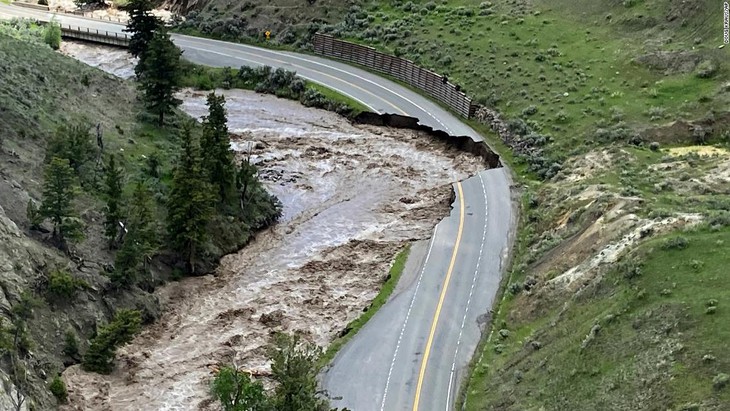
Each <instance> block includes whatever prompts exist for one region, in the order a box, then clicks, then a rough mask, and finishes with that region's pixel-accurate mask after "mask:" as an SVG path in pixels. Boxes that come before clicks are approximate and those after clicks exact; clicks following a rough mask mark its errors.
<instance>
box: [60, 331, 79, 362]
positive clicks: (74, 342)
mask: <svg viewBox="0 0 730 411" xmlns="http://www.w3.org/2000/svg"><path fill="white" fill-rule="evenodd" d="M63 354H64V355H67V356H69V357H71V358H73V359H74V360H78V359H79V358H80V355H79V339H78V338H76V334H75V333H74V332H73V330H71V329H68V330H66V337H65V340H64V346H63Z"/></svg>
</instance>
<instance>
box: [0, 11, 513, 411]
mask: <svg viewBox="0 0 730 411" xmlns="http://www.w3.org/2000/svg"><path fill="white" fill-rule="evenodd" d="M0 17H30V18H36V19H38V20H46V21H47V20H49V19H51V18H54V14H52V13H48V12H43V11H37V10H31V9H23V8H20V7H12V6H6V5H2V4H0ZM55 19H56V20H57V21H58V22H60V23H61V24H64V25H66V24H70V25H72V26H79V27H82V28H89V29H91V30H100V31H101V30H104V31H109V32H117V33H121V30H122V29H123V26H121V25H119V24H115V23H110V22H104V21H100V20H93V19H88V18H83V17H79V16H73V15H64V14H59V15H55ZM172 38H173V40H174V42H175V44H177V45H178V46H179V47H180V48H182V49H183V50H184V57H185V58H186V59H188V60H191V61H193V62H196V63H200V64H206V65H210V66H218V67H223V66H231V67H239V66H242V65H254V66H257V65H262V64H265V65H269V66H272V67H283V68H286V69H289V70H294V71H296V72H297V73H298V74H299V75H300V76H302V77H304V78H307V79H309V80H311V81H314V82H317V83H321V84H325V85H327V86H328V87H330V88H333V89H335V90H337V91H339V92H341V93H342V94H345V95H348V96H350V97H352V98H354V99H356V100H358V101H360V102H362V103H363V104H365V105H367V106H368V107H370V108H371V109H373V110H374V111H377V112H380V113H385V112H388V113H398V114H406V115H409V116H413V117H417V118H419V120H420V122H421V123H422V124H425V125H428V126H431V127H433V128H434V129H440V130H444V131H446V132H448V133H450V134H452V135H465V136H470V137H471V138H472V139H474V140H476V141H480V140H481V137H480V136H479V135H478V134H477V133H476V132H475V131H474V130H472V129H471V128H470V127H468V126H467V125H466V124H464V123H463V122H462V121H460V120H459V119H458V118H456V117H455V116H454V115H452V114H451V113H449V112H447V111H445V110H444V109H442V108H441V107H440V106H438V105H436V104H435V103H433V102H431V101H430V100H428V99H426V98H424V97H423V96H421V95H419V94H417V93H415V92H413V91H411V90H409V89H407V88H405V87H403V86H401V85H398V84H396V83H394V82H392V81H389V80H387V79H384V78H382V77H379V76H377V75H375V74H372V73H369V72H366V71H364V70H361V69H358V68H354V67H352V66H348V65H346V64H343V63H340V62H336V61H332V60H328V59H324V58H321V57H316V56H310V55H304V54H298V53H292V52H285V51H275V50H267V49H261V48H258V47H252V46H248V45H242V44H234V43H228V42H222V41H217V40H210V39H203V38H197V37H190V36H183V35H173V36H172ZM509 183H510V181H509V175H508V173H507V172H506V170H504V169H501V168H500V169H493V170H485V171H483V172H481V173H479V174H478V175H476V176H474V177H472V178H469V179H467V180H465V181H462V182H458V183H456V184H455V185H454V190H455V192H456V200H455V201H454V204H453V208H452V212H451V215H450V216H448V217H447V218H445V219H444V220H442V221H441V222H440V223H439V224H438V226H437V227H436V229H435V230H434V234H433V236H432V238H431V241H430V244H429V246H428V252H427V253H426V255H425V257H423V261H422V262H419V267H420V270H419V273H418V275H417V276H414V277H415V278H414V279H413V280H412V282H411V283H410V284H407V285H405V286H404V285H403V284H400V285H399V289H400V290H402V291H400V292H399V293H398V294H397V295H395V296H393V297H392V298H391V301H390V302H389V303H388V304H386V305H385V306H384V307H383V308H381V309H380V311H379V312H378V313H377V314H376V315H375V316H373V318H372V319H371V320H370V321H369V322H368V324H367V325H366V326H365V327H363V329H362V330H361V331H360V332H359V333H358V335H357V336H356V337H355V338H353V340H352V341H351V342H350V343H348V344H347V345H346V346H345V347H344V348H343V349H342V350H341V351H340V353H339V354H338V355H337V357H336V358H335V361H334V362H333V365H332V366H331V367H330V368H329V369H328V370H327V372H326V373H325V374H324V375H323V376H322V383H323V385H324V388H325V389H326V390H327V391H328V393H329V395H330V397H331V398H332V403H333V405H335V406H337V407H347V408H350V409H352V410H354V411H371V410H372V411H391V410H413V411H417V410H427V411H430V410H449V409H451V408H453V404H454V398H455V394H456V392H457V391H458V387H459V384H460V382H461V381H462V378H463V376H464V370H465V366H466V365H467V363H468V361H469V359H470V358H471V356H472V355H473V353H474V350H475V348H476V344H477V342H478V341H479V338H480V332H481V331H480V328H479V324H478V320H479V319H480V318H481V316H482V315H483V314H485V313H486V312H488V311H489V309H490V307H491V306H492V302H493V300H494V297H495V295H496V292H497V289H498V286H499V281H500V277H501V272H502V263H503V261H504V260H505V256H506V254H507V251H508V246H509V236H510V232H511V229H512V227H513V225H514V221H513V220H514V217H513V214H512V204H511V201H510V191H509Z"/></svg>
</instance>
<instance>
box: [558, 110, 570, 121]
mask: <svg viewBox="0 0 730 411" xmlns="http://www.w3.org/2000/svg"><path fill="white" fill-rule="evenodd" d="M568 120H569V117H568V113H566V112H565V111H563V110H560V111H558V113H557V114H555V122H556V123H561V124H563V123H567V122H568Z"/></svg>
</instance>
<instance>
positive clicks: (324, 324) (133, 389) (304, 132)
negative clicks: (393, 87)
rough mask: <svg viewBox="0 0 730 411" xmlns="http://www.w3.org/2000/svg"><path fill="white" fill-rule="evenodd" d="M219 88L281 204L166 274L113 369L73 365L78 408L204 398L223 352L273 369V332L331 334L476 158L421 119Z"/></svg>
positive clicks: (164, 406)
mask: <svg viewBox="0 0 730 411" xmlns="http://www.w3.org/2000/svg"><path fill="white" fill-rule="evenodd" d="M224 94H225V95H226V99H227V104H226V107H227V110H228V117H229V128H230V130H231V131H233V132H235V133H236V137H235V138H233V139H232V143H231V144H232V147H233V148H234V149H235V150H237V151H239V152H249V151H250V154H251V159H252V160H253V161H254V162H256V163H258V165H259V167H260V175H261V178H262V179H263V180H264V181H265V183H266V185H267V187H268V188H269V189H270V190H271V192H273V193H274V194H276V195H277V196H278V197H279V199H280V200H281V201H282V203H283V204H284V215H283V218H282V219H281V221H280V223H279V224H277V225H276V226H275V227H273V228H272V229H270V230H267V231H265V232H262V233H260V234H258V235H257V237H256V240H255V241H254V242H252V243H251V244H250V245H249V246H247V247H246V248H244V249H243V250H241V251H240V252H238V253H235V254H231V255H228V256H226V257H224V258H223V260H222V262H221V266H220V268H219V269H218V271H217V272H216V274H215V276H212V275H211V276H206V277H200V278H190V279H186V280H184V281H181V282H178V283H172V284H169V285H167V286H165V287H163V288H161V289H160V290H159V291H158V295H159V296H160V298H161V300H162V301H163V303H164V304H165V307H166V308H167V310H166V312H165V313H164V314H163V316H162V318H161V319H160V321H158V323H156V324H154V325H152V326H150V327H148V328H146V329H145V330H144V331H143V332H142V334H141V335H140V336H139V337H138V338H136V339H135V340H134V341H133V342H132V343H131V344H130V345H128V346H126V347H124V348H123V349H121V350H120V353H119V356H118V359H119V360H118V369H117V371H115V372H114V373H113V374H112V375H110V376H99V375H95V374H89V373H85V372H83V371H81V370H80V369H79V368H78V367H71V368H70V369H68V370H67V371H66V372H65V373H64V378H65V380H66V382H67V384H68V385H69V388H70V400H71V405H70V406H69V408H70V409H94V410H97V409H113V410H190V409H199V408H201V407H202V408H207V406H208V403H209V401H208V400H207V398H208V384H209V381H210V379H211V377H212V370H213V369H215V367H216V366H217V365H218V364H230V363H232V362H233V363H235V364H237V365H239V366H243V367H245V368H248V369H251V370H255V371H257V372H260V373H263V374H265V373H266V372H268V369H269V366H268V363H267V360H266V356H265V346H266V344H267V343H268V342H269V338H270V336H271V334H272V332H274V331H285V332H290V333H291V332H299V333H301V334H303V336H304V338H305V339H307V340H309V341H311V342H314V343H316V344H318V345H320V346H326V345H327V344H328V343H329V341H331V340H332V339H333V338H334V337H335V336H336V335H337V333H338V332H340V331H341V330H342V329H343V328H344V327H345V325H346V324H347V323H348V322H350V321H351V320H353V319H354V318H357V317H358V316H359V315H360V314H361V313H362V310H363V309H364V308H365V307H367V306H368V304H369V303H370V301H371V300H372V299H373V298H374V297H375V295H376V294H377V291H378V289H379V287H380V285H381V284H382V282H383V280H384V278H385V276H386V275H387V272H388V269H389V266H390V264H391V262H392V259H393V257H394V256H395V254H396V253H397V252H398V251H399V250H400V249H402V247H403V246H404V245H405V244H406V243H407V242H408V241H411V240H414V239H423V238H428V237H429V236H430V235H431V232H432V229H433V227H434V226H435V225H436V224H437V223H438V221H439V220H440V219H441V218H443V217H444V216H445V215H446V214H448V211H449V200H450V196H451V186H450V184H451V183H452V182H454V181H457V180H461V179H464V178H466V177H468V176H470V175H473V174H474V173H476V172H477V171H478V170H480V169H481V168H482V166H481V163H480V160H479V159H478V158H475V157H473V156H471V155H467V154H464V153H461V152H458V151H456V150H454V149H452V148H449V147H446V146H445V145H443V144H442V143H439V142H436V141H434V140H431V139H430V138H429V137H428V136H426V135H422V134H420V133H416V132H413V131H408V130H398V129H387V128H377V127H372V126H353V125H351V124H349V123H348V122H347V121H345V120H344V119H342V118H341V117H339V116H337V115H335V114H333V113H329V112H325V111H322V110H315V109H308V108H304V107H302V106H300V105H299V104H298V103H296V102H292V101H288V100H282V99H278V98H276V97H273V96H265V95H259V94H256V93H252V92H246V91H226V92H224ZM180 98H181V99H182V100H183V105H182V109H183V110H185V111H186V112H187V113H189V114H190V115H192V116H194V117H199V116H201V115H204V114H206V113H207V108H206V106H205V94H203V93H198V92H192V91H185V92H183V93H181V95H180ZM262 315H264V318H263V319H262ZM262 320H263V321H262Z"/></svg>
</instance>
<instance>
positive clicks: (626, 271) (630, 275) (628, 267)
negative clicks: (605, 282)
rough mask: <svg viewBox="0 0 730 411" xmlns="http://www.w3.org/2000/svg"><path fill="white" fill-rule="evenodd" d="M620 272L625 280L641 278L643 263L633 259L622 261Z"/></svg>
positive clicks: (619, 267) (619, 266)
mask: <svg viewBox="0 0 730 411" xmlns="http://www.w3.org/2000/svg"><path fill="white" fill-rule="evenodd" d="M618 270H619V272H620V273H621V274H622V275H623V276H624V278H625V279H627V280H631V279H634V278H637V277H640V276H641V263H640V262H638V261H636V260H633V259H629V260H627V261H622V262H621V263H619V265H618Z"/></svg>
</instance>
